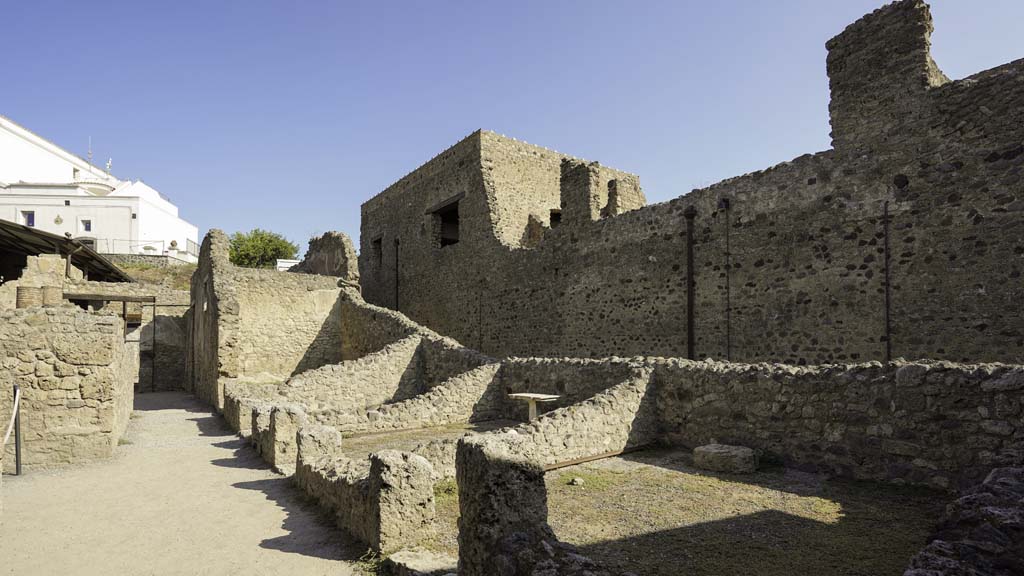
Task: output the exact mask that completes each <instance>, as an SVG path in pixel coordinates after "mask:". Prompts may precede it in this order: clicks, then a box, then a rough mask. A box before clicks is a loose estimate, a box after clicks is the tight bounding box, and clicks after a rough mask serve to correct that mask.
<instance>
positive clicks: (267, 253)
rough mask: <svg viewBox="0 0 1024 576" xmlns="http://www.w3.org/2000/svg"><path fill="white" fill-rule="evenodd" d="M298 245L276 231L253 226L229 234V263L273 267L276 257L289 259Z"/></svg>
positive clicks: (251, 266)
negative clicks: (247, 229)
mask: <svg viewBox="0 0 1024 576" xmlns="http://www.w3.org/2000/svg"><path fill="white" fill-rule="evenodd" d="M298 252H299V247H298V246H296V245H295V244H292V243H291V242H289V241H288V240H287V239H286V238H285V237H284V236H281V235H280V234H277V233H276V232H270V231H267V230H260V229H259V228H255V229H253V230H252V231H250V232H235V233H234V234H232V235H231V250H230V252H229V254H230V258H231V263H232V264H234V265H236V266H246V267H248V268H273V267H274V265H275V264H276V263H277V259H278V258H281V259H285V260H288V259H291V258H295V255H296V254H298Z"/></svg>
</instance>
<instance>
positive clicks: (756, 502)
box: [422, 450, 949, 576]
mask: <svg viewBox="0 0 1024 576" xmlns="http://www.w3.org/2000/svg"><path fill="white" fill-rule="evenodd" d="M690 463H691V460H690V455H689V454H688V453H686V452H680V451H670V450H665V451H662V450H656V451H645V452H640V453H636V454H632V455H629V456H624V457H619V458H609V459H606V460H601V461H597V462H590V463H587V464H581V465H578V466H572V467H569V468H563V469H560V470H557V471H553V472H551V473H549V474H548V475H547V489H548V507H549V517H548V519H549V521H550V523H551V525H552V528H553V529H554V530H555V533H556V534H557V535H558V537H559V538H560V539H561V540H563V541H565V542H570V543H572V544H575V545H576V546H578V547H580V549H581V552H582V553H583V554H584V555H586V556H589V557H591V558H592V559H594V560H596V561H598V562H600V563H602V564H604V565H605V566H607V567H608V568H611V569H613V570H619V571H633V572H636V573H638V574H648V575H651V576H669V575H673V576H674V575H677V574H691V575H694V576H701V575H704V576H725V575H732V574H743V573H757V574H759V575H763V576H783V575H785V576H789V575H791V574H816V575H844V576H845V575H849V576H853V575H862V574H872V575H874V574H879V575H881V574H901V573H902V571H903V569H904V568H905V567H906V565H907V562H908V561H909V560H910V558H911V556H912V555H913V554H914V553H916V552H917V550H918V549H919V548H920V547H921V546H922V545H923V544H924V542H925V539H926V537H927V536H928V534H929V533H930V531H931V529H932V527H933V526H934V523H935V521H936V520H937V519H938V517H939V515H940V514H941V512H942V508H943V507H944V506H945V504H946V502H947V501H948V500H949V495H948V494H945V493H942V492H936V491H932V490H927V489H919V488H907V487H901V486H894V485H889V484H879V483H873V482H855V481H850V480H840V479H825V478H822V477H820V476H816V475H812V474H805V473H800V472H796V471H794V470H787V469H785V468H782V467H779V466H772V467H767V468H765V469H762V470H761V471H759V472H757V473H755V474H750V475H743V476H730V475H722V474H713V473H709V472H704V471H700V470H696V469H694V468H692V467H691V466H690ZM574 478H578V479H580V480H582V483H579V482H577V485H573V484H572V482H571V481H572V480H573V479H574ZM434 495H435V499H436V504H437V514H438V519H437V521H436V522H435V523H434V525H433V526H432V527H431V529H430V530H428V531H425V538H424V542H423V543H422V545H423V546H425V547H427V548H429V549H432V550H435V551H438V552H445V553H448V554H451V555H453V556H454V555H457V554H458V542H457V534H458V527H457V519H458V515H459V508H458V489H457V487H456V485H455V482H454V481H453V480H445V481H442V482H440V483H438V484H437V486H435V489H434ZM752 567H756V569H754V570H752Z"/></svg>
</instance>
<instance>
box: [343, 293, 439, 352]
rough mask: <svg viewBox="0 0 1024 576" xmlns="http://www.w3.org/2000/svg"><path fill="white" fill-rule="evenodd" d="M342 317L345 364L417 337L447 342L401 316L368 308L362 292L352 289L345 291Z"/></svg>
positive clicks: (382, 309) (377, 308)
mask: <svg viewBox="0 0 1024 576" xmlns="http://www.w3.org/2000/svg"><path fill="white" fill-rule="evenodd" d="M340 315H341V345H342V350H341V355H342V358H343V359H345V360H352V359H355V358H361V357H363V356H365V355H367V354H370V353H372V352H376V351H378V350H380V349H382V348H384V347H385V346H387V345H388V344H390V343H392V342H396V341H398V340H401V339H402V338H405V337H407V336H412V335H413V334H420V335H427V336H430V337H434V338H443V337H442V336H441V335H439V334H437V333H436V332H433V331H431V330H428V329H426V328H424V327H422V326H420V325H419V324H416V323H415V322H413V321H412V320H409V319H408V318H406V317H405V315H403V314H401V313H399V312H395V311H394V310H389V309H388V308H383V307H380V306H374V305H373V304H368V303H367V302H365V301H364V300H363V298H362V296H360V295H359V291H358V290H356V289H354V288H350V287H344V288H343V289H342V292H341V299H340Z"/></svg>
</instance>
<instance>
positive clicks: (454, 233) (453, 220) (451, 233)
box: [434, 201, 459, 248]
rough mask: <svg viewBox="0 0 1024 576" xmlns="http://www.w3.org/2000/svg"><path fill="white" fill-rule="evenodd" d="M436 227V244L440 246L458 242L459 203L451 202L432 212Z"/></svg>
mask: <svg viewBox="0 0 1024 576" xmlns="http://www.w3.org/2000/svg"><path fill="white" fill-rule="evenodd" d="M434 219H435V220H436V226H437V228H438V237H437V238H438V244H439V245H440V247H441V248H444V247H445V246H451V245H452V244H458V243H459V203H458V202H457V201H456V202H452V203H451V204H449V205H447V206H445V207H444V208H440V209H439V210H437V212H434Z"/></svg>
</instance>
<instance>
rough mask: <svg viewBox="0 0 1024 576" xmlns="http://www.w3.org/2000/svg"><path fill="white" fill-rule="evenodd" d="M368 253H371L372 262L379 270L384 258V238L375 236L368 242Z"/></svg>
mask: <svg viewBox="0 0 1024 576" xmlns="http://www.w3.org/2000/svg"><path fill="white" fill-rule="evenodd" d="M370 253H371V254H373V263H374V265H376V266H377V269H378V270H380V264H381V262H382V261H383V260H384V239H383V238H377V239H375V240H373V241H372V242H370Z"/></svg>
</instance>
